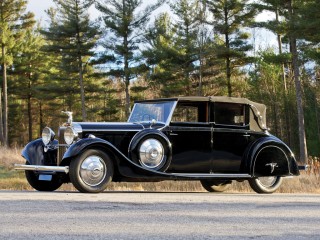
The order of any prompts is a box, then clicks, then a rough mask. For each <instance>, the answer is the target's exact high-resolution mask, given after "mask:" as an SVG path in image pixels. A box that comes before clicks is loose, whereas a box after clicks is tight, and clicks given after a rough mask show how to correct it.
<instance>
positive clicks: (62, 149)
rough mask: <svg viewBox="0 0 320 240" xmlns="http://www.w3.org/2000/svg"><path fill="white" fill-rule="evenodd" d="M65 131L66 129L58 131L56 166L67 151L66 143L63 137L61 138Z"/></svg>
mask: <svg viewBox="0 0 320 240" xmlns="http://www.w3.org/2000/svg"><path fill="white" fill-rule="evenodd" d="M65 130H66V127H60V128H59V131H58V141H59V148H58V159H57V165H58V166H59V165H60V163H61V161H62V157H63V155H64V153H65V152H66V150H67V148H66V143H65V141H64V136H63V135H64V131H65Z"/></svg>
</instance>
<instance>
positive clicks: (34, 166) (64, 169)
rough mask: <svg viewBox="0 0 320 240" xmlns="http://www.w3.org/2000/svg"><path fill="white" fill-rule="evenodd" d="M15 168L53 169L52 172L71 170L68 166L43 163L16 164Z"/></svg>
mask: <svg viewBox="0 0 320 240" xmlns="http://www.w3.org/2000/svg"><path fill="white" fill-rule="evenodd" d="M14 169H15V170H27V171H52V172H64V173H68V172H69V167H68V166H63V167H62V166H61V167H59V166H43V165H24V164H15V165H14Z"/></svg>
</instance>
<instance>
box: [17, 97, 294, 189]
mask: <svg viewBox="0 0 320 240" xmlns="http://www.w3.org/2000/svg"><path fill="white" fill-rule="evenodd" d="M67 114H69V119H68V122H67V123H65V124H64V125H63V126H62V127H60V128H59V130H58V139H55V133H54V131H53V130H52V129H50V128H49V127H45V128H44V130H43V132H42V138H39V139H37V140H34V141H32V142H30V143H29V144H27V145H26V147H25V148H24V149H23V151H22V156H23V157H24V158H25V159H26V164H15V169H17V170H25V174H26V178H27V180H28V182H29V184H30V185H31V186H32V187H33V188H35V189H36V190H39V191H54V190H56V189H58V188H59V187H60V186H61V185H62V184H63V183H68V182H72V184H73V185H74V186H75V188H77V189H78V190H79V191H80V192H85V193H98V192H102V191H104V190H105V188H106V187H107V185H108V183H109V182H111V181H114V182H129V181H130V182H134V181H137V182H156V181H162V180H199V181H200V182H201V184H202V186H203V187H204V188H205V189H206V190H207V191H209V192H221V191H224V190H225V189H226V188H227V187H228V186H229V185H230V184H231V182H232V181H244V180H248V181H249V184H250V186H251V187H252V189H253V190H254V191H256V192H257V193H272V192H274V191H276V190H277V189H278V188H279V186H280V185H281V182H282V178H283V177H288V176H296V175H299V167H298V165H297V162H296V160H295V157H294V154H293V153H292V151H291V150H290V149H289V147H288V146H287V145H286V144H285V143H283V142H282V141H281V140H280V139H278V138H277V137H275V136H273V135H271V134H270V133H269V132H268V128H267V127H266V116H265V115H266V107H265V105H263V104H259V103H255V102H252V101H250V100H248V99H245V98H230V97H217V96H212V97H177V98H166V99H157V100H145V101H137V102H135V104H134V106H133V109H132V112H131V115H130V117H129V119H128V121H127V122H123V123H112V122H99V123H98V122H73V121H72V115H71V113H70V112H67Z"/></svg>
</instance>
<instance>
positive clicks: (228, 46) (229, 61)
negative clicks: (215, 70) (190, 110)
mask: <svg viewBox="0 0 320 240" xmlns="http://www.w3.org/2000/svg"><path fill="white" fill-rule="evenodd" d="M224 18H225V24H226V26H227V25H228V10H227V8H226V7H225V8H224ZM225 41H226V43H225V44H226V45H225V46H226V50H227V51H229V49H230V42H229V41H230V40H229V34H228V33H227V32H226V33H225ZM227 55H229V53H228V54H227ZM226 76H227V86H228V96H229V97H231V95H232V87H231V60H230V57H229V56H227V57H226Z"/></svg>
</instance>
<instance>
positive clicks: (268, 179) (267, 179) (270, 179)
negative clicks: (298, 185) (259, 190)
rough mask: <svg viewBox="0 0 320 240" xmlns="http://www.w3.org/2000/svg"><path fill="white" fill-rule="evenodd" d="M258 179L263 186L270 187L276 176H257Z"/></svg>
mask: <svg viewBox="0 0 320 240" xmlns="http://www.w3.org/2000/svg"><path fill="white" fill-rule="evenodd" d="M258 180H259V182H260V183H261V184H262V185H263V186H265V187H272V186H273V185H274V184H275V182H276V181H277V177H275V176H270V177H259V178H258Z"/></svg>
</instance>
